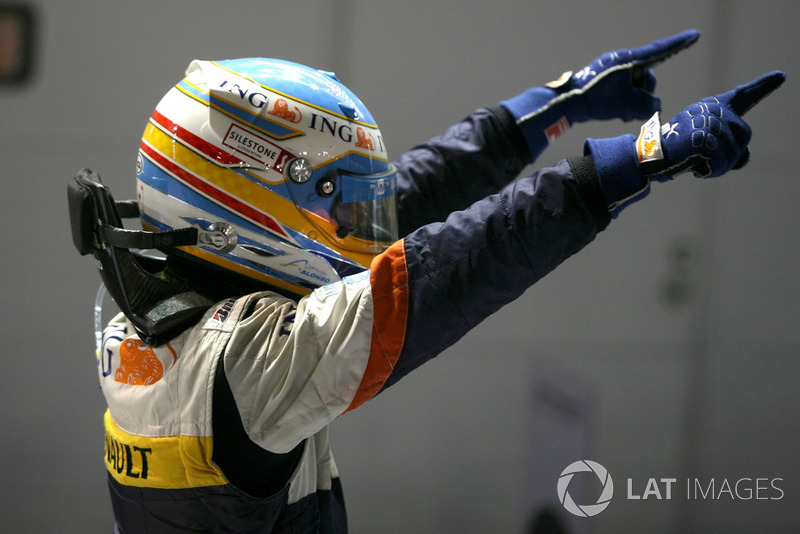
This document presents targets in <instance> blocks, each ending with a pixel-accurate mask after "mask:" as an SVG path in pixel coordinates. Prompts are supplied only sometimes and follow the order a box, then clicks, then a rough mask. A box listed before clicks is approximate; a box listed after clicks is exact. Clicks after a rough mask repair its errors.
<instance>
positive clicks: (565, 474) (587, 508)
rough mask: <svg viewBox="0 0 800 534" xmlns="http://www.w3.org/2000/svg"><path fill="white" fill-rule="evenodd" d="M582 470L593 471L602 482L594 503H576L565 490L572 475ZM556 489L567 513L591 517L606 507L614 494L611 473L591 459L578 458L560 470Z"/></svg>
mask: <svg viewBox="0 0 800 534" xmlns="http://www.w3.org/2000/svg"><path fill="white" fill-rule="evenodd" d="M582 472H592V473H594V474H595V475H596V476H597V478H598V479H599V480H600V482H601V483H602V484H603V491H602V493H601V494H600V497H599V498H598V499H597V502H596V503H595V504H583V505H578V504H576V503H575V501H574V500H572V497H571V496H570V494H569V492H568V491H567V489H568V488H569V483H570V482H571V481H572V477H574V476H575V474H577V473H582ZM557 489H558V500H559V501H560V502H561V504H562V505H564V508H566V509H567V511H568V512H569V513H571V514H574V515H577V516H579V517H592V516H595V515H597V514H599V513H600V512H602V511H603V510H605V509H606V508H608V505H609V504H611V498H612V497H613V496H614V481H613V480H611V475H609V474H608V471H607V470H606V468H605V467H603V466H602V465H600V464H598V463H597V462H593V461H591V460H580V461H578V462H574V463H572V464H570V465H568V466H567V468H566V469H564V471H562V472H561V476H560V477H558V488H557Z"/></svg>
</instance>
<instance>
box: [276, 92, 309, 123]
mask: <svg viewBox="0 0 800 534" xmlns="http://www.w3.org/2000/svg"><path fill="white" fill-rule="evenodd" d="M267 113H269V114H270V115H273V116H275V117H278V118H279V119H283V120H285V121H288V122H291V123H293V124H297V123H298V122H300V121H301V120H303V113H302V112H301V111H300V108H298V107H297V106H294V111H293V110H291V109H289V103H288V102H287V101H286V100H285V99H283V98H279V99H277V100H275V104H273V106H272V109H271V110H269V111H267Z"/></svg>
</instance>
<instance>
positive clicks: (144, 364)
mask: <svg viewBox="0 0 800 534" xmlns="http://www.w3.org/2000/svg"><path fill="white" fill-rule="evenodd" d="M165 347H166V348H167V349H168V350H169V355H170V356H172V362H170V366H171V365H172V364H174V363H175V362H176V361H177V360H178V355H177V354H175V350H174V349H173V348H172V347H171V346H170V345H169V344H167V345H165ZM119 357H120V364H119V368H118V369H117V371H116V372H115V373H114V380H115V381H117V382H121V383H123V384H130V385H132V386H149V385H150V384H155V383H156V382H158V381H159V380H161V377H162V376H164V365H163V364H162V362H161V359H160V358H159V357H158V354H156V351H155V349H154V348H153V347H151V346H149V345H145V344H144V343H142V341H141V340H138V339H127V340H125V342H124V343H122V345H121V346H120V348H119Z"/></svg>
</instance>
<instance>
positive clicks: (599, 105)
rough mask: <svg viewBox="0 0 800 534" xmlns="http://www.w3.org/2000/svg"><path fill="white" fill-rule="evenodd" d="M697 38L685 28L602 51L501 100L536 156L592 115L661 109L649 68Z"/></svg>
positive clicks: (635, 114)
mask: <svg viewBox="0 0 800 534" xmlns="http://www.w3.org/2000/svg"><path fill="white" fill-rule="evenodd" d="M699 37H700V34H699V32H697V31H696V30H687V31H684V32H682V33H679V34H677V35H673V36H672V37H669V38H667V39H663V40H660V41H655V42H653V43H650V44H649V45H647V46H643V47H641V48H634V49H627V50H617V51H616V52H609V53H607V54H603V55H602V56H600V57H599V58H597V59H595V60H594V61H593V62H592V64H591V65H589V66H587V67H584V68H583V69H581V70H580V71H579V72H577V73H575V74H573V73H572V72H565V73H564V74H562V75H561V77H560V78H559V79H558V80H556V81H554V82H550V83H548V84H546V85H545V86H544V87H533V88H531V89H528V90H527V91H525V92H524V93H522V94H519V95H517V96H515V97H513V98H510V99H508V100H505V101H503V102H501V103H500V105H501V106H503V107H504V108H506V109H507V110H508V111H509V112H510V113H511V115H512V116H513V117H514V118H515V119H516V121H517V124H518V125H519V127H520V128H521V129H522V133H523V135H524V136H525V140H526V142H527V144H528V149H529V151H530V155H531V159H530V161H534V160H535V159H536V158H537V157H538V156H539V155H540V154H541V153H542V152H543V151H544V149H545V148H547V145H548V144H549V143H550V142H551V141H553V140H554V139H556V138H557V137H559V136H560V135H561V134H563V133H564V132H565V131H566V130H568V129H569V128H570V127H571V126H572V125H573V124H575V123H578V122H585V121H588V120H591V119H596V120H606V119H615V118H619V119H624V120H631V119H639V120H645V119H647V118H648V117H650V116H651V115H652V114H653V113H655V112H656V111H659V110H660V109H661V100H660V99H659V98H658V97H657V96H655V95H654V94H653V91H654V90H655V87H656V76H655V74H654V73H653V71H652V70H651V69H650V67H652V66H653V65H655V64H657V63H660V62H662V61H664V60H665V59H667V58H668V57H670V56H671V55H673V54H675V53H677V52H679V51H681V50H683V49H684V48H687V47H689V46H690V45H692V44H693V43H694V42H695V41H697V39H698V38H699Z"/></svg>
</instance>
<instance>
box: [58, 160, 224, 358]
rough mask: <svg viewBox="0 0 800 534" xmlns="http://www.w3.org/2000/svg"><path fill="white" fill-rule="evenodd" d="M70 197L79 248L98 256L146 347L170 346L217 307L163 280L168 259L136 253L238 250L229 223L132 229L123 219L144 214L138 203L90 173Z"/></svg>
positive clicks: (112, 291)
mask: <svg viewBox="0 0 800 534" xmlns="http://www.w3.org/2000/svg"><path fill="white" fill-rule="evenodd" d="M67 196H68V200H69V211H70V223H71V226H72V240H73V242H74V244H75V247H76V248H77V249H78V252H80V253H81V254H82V255H87V254H92V255H93V256H94V257H95V259H96V260H97V265H98V268H99V270H100V276H101V277H102V279H103V283H104V284H105V286H106V288H107V289H108V292H109V293H110V294H111V297H112V298H113V299H114V301H115V302H116V303H117V305H118V306H119V308H120V310H121V311H122V313H124V314H125V316H126V317H127V318H128V319H129V320H130V321H131V323H132V324H133V326H134V328H135V329H136V333H137V334H138V335H139V337H140V338H141V339H142V340H143V341H144V342H145V343H148V344H151V345H161V344H163V343H166V342H167V341H168V340H169V339H171V338H172V337H174V336H176V335H177V334H179V333H180V332H181V331H183V330H184V329H186V328H188V327H189V326H191V325H192V324H194V323H195V322H196V321H197V320H198V319H199V318H200V317H201V316H202V315H203V314H204V313H205V312H206V310H207V309H208V308H210V307H211V306H212V305H213V304H214V301H213V300H211V299H209V298H208V297H206V296H204V295H201V294H200V293H198V292H197V291H196V290H195V289H194V288H193V287H191V286H190V285H188V284H185V283H182V282H176V281H172V280H166V279H164V278H163V277H161V273H160V270H162V269H163V264H164V261H163V260H162V259H160V258H155V257H153V256H146V255H144V254H142V253H141V252H137V251H134V250H131V249H160V248H169V247H178V246H186V245H198V244H200V245H203V246H210V247H213V248H215V249H218V250H221V251H224V250H230V249H232V248H233V247H235V246H236V233H235V232H233V229H232V228H230V227H229V225H226V224H224V223H216V224H215V225H211V226H210V227H209V228H208V229H207V230H203V229H199V228H197V227H190V228H181V229H178V230H170V231H166V232H145V231H141V230H126V229H124V227H123V225H122V219H123V218H133V217H137V216H138V215H139V213H138V212H139V209H138V206H137V203H136V202H135V201H122V202H116V201H115V200H114V199H113V197H112V196H111V192H110V191H109V190H108V188H107V187H106V186H105V185H103V183H102V182H101V180H100V176H99V175H97V174H96V173H94V172H92V171H91V170H89V169H83V170H81V171H80V172H79V173H78V175H77V176H76V177H75V178H74V179H73V180H72V181H71V182H70V184H69V186H68V189H67Z"/></svg>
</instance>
